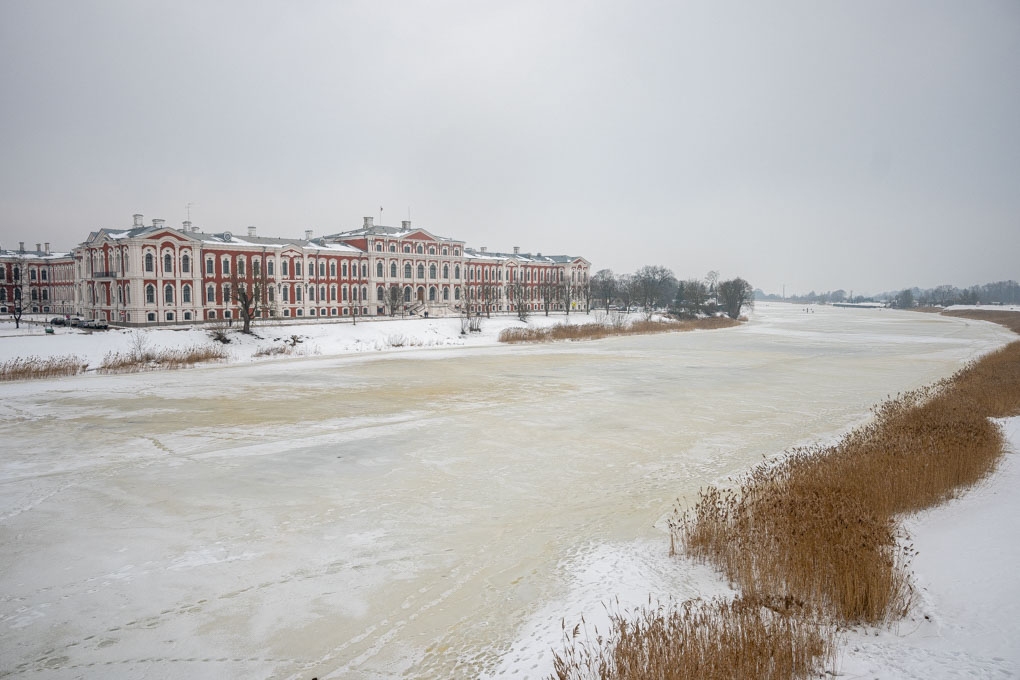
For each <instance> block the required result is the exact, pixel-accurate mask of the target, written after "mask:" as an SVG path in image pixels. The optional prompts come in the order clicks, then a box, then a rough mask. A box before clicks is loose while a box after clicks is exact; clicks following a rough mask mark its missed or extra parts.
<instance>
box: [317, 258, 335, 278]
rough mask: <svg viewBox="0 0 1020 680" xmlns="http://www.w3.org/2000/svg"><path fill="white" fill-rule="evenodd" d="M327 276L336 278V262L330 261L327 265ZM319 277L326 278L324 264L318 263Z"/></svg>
mask: <svg viewBox="0 0 1020 680" xmlns="http://www.w3.org/2000/svg"><path fill="white" fill-rule="evenodd" d="M329 274H330V276H336V262H333V261H330V263H329ZM319 276H320V277H322V278H325V277H326V263H325V262H319Z"/></svg>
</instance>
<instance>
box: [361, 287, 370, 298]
mask: <svg viewBox="0 0 1020 680" xmlns="http://www.w3.org/2000/svg"><path fill="white" fill-rule="evenodd" d="M361 299H362V301H365V300H367V299H368V286H362V287H361Z"/></svg>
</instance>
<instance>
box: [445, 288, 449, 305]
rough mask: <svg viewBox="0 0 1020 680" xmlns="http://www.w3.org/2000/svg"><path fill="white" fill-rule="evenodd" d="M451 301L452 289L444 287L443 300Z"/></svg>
mask: <svg viewBox="0 0 1020 680" xmlns="http://www.w3.org/2000/svg"><path fill="white" fill-rule="evenodd" d="M449 301H450V289H449V288H444V289H443V302H449Z"/></svg>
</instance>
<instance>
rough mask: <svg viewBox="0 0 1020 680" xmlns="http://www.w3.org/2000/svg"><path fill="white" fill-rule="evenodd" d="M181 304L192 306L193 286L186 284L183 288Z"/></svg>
mask: <svg viewBox="0 0 1020 680" xmlns="http://www.w3.org/2000/svg"><path fill="white" fill-rule="evenodd" d="M181 302H183V303H185V304H191V286H189V285H187V284H184V287H183V288H181Z"/></svg>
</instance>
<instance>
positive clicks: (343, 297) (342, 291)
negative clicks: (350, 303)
mask: <svg viewBox="0 0 1020 680" xmlns="http://www.w3.org/2000/svg"><path fill="white" fill-rule="evenodd" d="M340 299H341V300H343V301H344V302H347V286H344V287H343V288H341V289H340Z"/></svg>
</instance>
